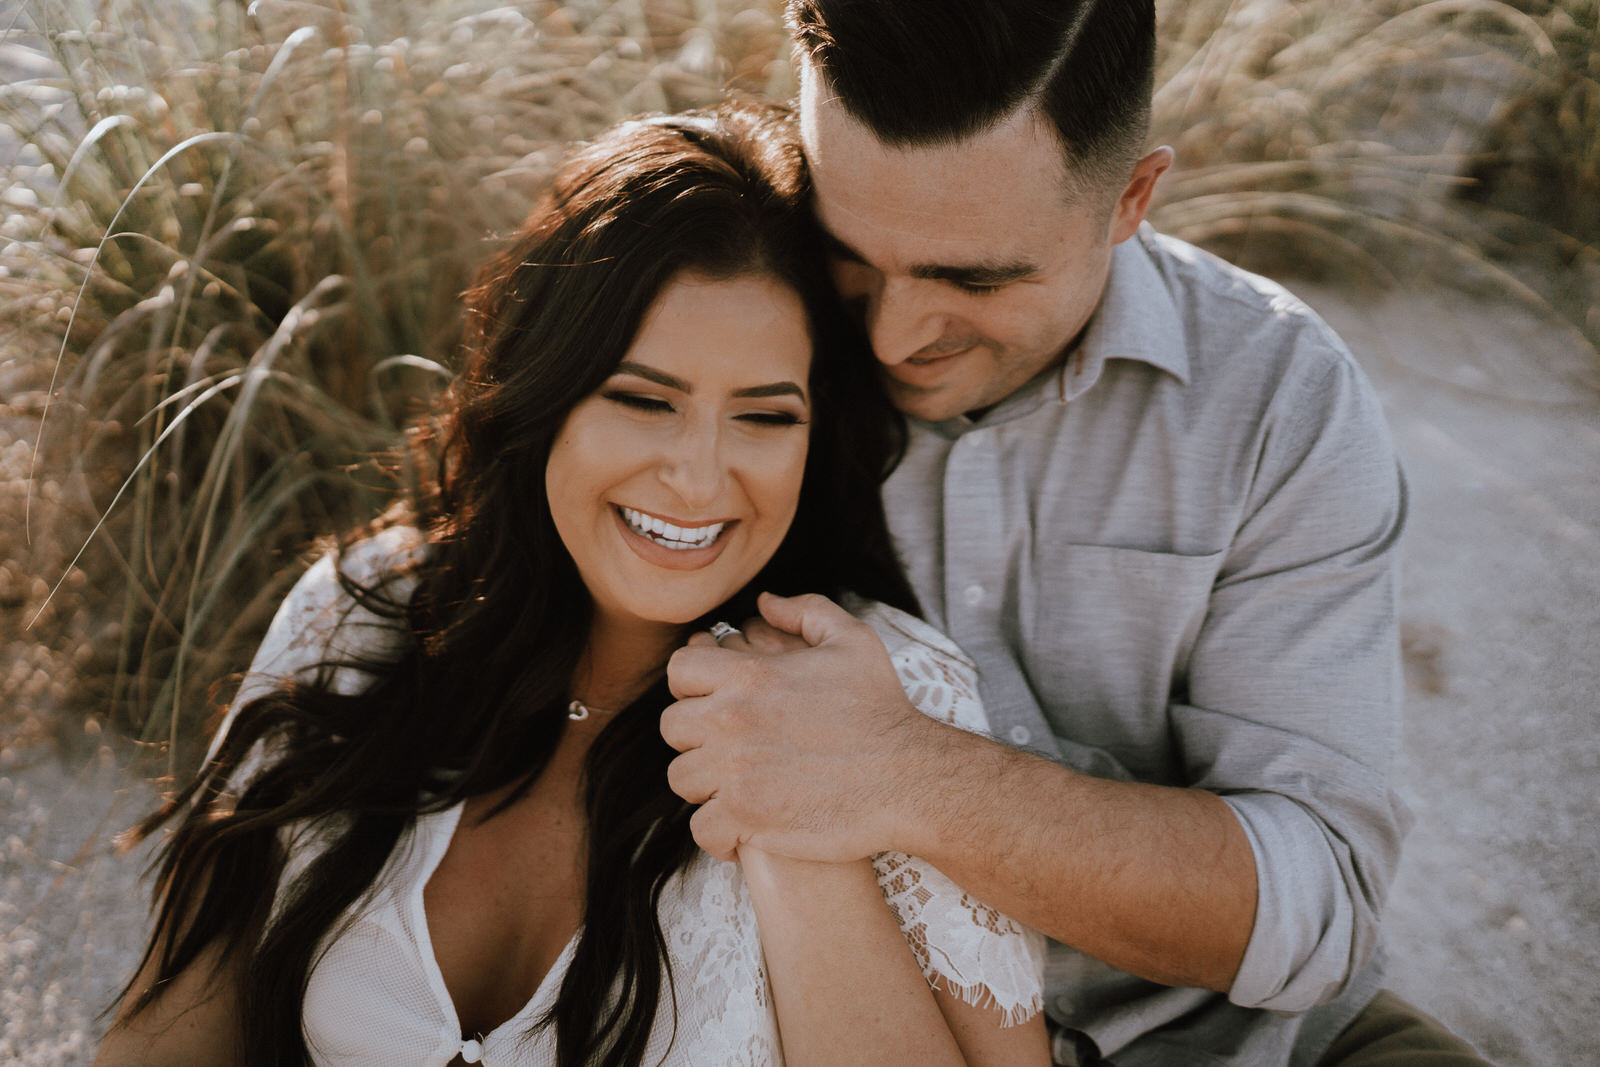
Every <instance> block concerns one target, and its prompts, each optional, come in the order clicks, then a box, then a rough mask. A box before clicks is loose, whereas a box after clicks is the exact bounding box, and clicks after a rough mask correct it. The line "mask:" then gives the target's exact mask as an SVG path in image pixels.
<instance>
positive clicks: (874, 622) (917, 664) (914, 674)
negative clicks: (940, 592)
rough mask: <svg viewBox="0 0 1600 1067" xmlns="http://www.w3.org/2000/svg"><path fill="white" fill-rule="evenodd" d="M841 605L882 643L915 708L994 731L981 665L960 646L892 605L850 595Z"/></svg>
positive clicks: (954, 723)
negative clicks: (981, 686)
mask: <svg viewBox="0 0 1600 1067" xmlns="http://www.w3.org/2000/svg"><path fill="white" fill-rule="evenodd" d="M843 606H844V608H845V610H846V611H848V612H850V614H852V615H854V616H855V617H856V618H858V619H860V620H861V621H862V622H864V623H866V624H867V625H868V626H870V627H872V631H873V633H875V634H877V635H878V639H879V640H880V641H882V642H883V647H884V648H885V649H886V650H887V651H888V653H889V662H890V663H892V664H893V665H894V669H895V673H896V674H898V675H899V676H900V684H901V685H902V686H904V687H905V691H906V696H908V697H910V698H911V703H912V704H914V705H916V707H917V710H919V711H921V712H922V713H923V714H924V715H927V716H929V717H930V718H934V719H938V720H939V721H940V722H944V723H949V724H950V725H952V726H959V727H961V728H962V729H964V730H970V731H972V732H974V733H981V734H988V733H989V732H990V730H989V717H988V715H987V714H985V713H984V710H983V702H982V700H981V699H980V698H979V696H978V667H977V664H975V663H973V661H972V657H970V656H968V655H967V654H966V653H965V652H963V651H962V650H961V647H960V646H959V645H957V644H956V643H955V642H954V641H952V640H950V638H949V637H947V636H946V635H945V634H943V633H941V632H939V630H938V629H937V628H936V627H934V626H933V625H931V624H930V623H927V622H925V621H923V620H922V619H919V618H917V617H916V616H915V615H912V614H910V613H908V612H904V611H901V610H900V609H899V608H893V607H890V606H889V605H888V604H882V603H879V602H878V601H876V600H865V599H862V598H860V597H847V598H845V600H844V603H843Z"/></svg>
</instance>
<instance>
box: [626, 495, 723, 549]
mask: <svg viewBox="0 0 1600 1067" xmlns="http://www.w3.org/2000/svg"><path fill="white" fill-rule="evenodd" d="M617 514H619V515H621V516H622V521H623V522H624V523H625V524H626V525H627V527H628V529H629V530H631V531H633V532H634V533H636V534H638V535H639V536H640V537H643V538H646V539H648V540H650V541H652V542H654V543H655V544H658V545H660V546H661V547H662V548H670V549H673V550H675V551H680V552H681V551H686V550H688V549H693V548H708V547H710V546H711V545H712V544H713V543H714V542H715V541H716V539H717V538H719V537H721V536H722V531H723V530H725V529H727V528H728V524H727V523H726V522H713V523H710V524H708V525H705V526H687V527H686V526H674V525H673V524H672V523H670V522H667V521H666V520H665V519H660V518H657V517H656V516H654V515H650V514H647V513H645V512H643V511H636V510H634V509H633V508H625V507H623V506H621V505H620V504H619V505H617Z"/></svg>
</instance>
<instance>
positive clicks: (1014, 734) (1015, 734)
mask: <svg viewBox="0 0 1600 1067" xmlns="http://www.w3.org/2000/svg"><path fill="white" fill-rule="evenodd" d="M1006 736H1007V737H1009V738H1011V743H1012V744H1013V745H1025V744H1027V743H1028V742H1029V741H1030V740H1032V739H1033V734H1032V733H1031V732H1029V730H1028V728H1027V727H1026V726H1013V727H1012V728H1011V730H1010V731H1009V732H1008V733H1007V734H1006Z"/></svg>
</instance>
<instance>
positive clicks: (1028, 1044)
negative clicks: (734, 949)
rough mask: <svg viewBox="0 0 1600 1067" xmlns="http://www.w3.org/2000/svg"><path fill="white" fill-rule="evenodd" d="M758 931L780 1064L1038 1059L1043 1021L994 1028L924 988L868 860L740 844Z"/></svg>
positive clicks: (968, 1008) (990, 1016)
mask: <svg viewBox="0 0 1600 1067" xmlns="http://www.w3.org/2000/svg"><path fill="white" fill-rule="evenodd" d="M739 861H740V863H741V864H742V865H743V867H744V872H745V879H746V881H747V883H748V884H749V886H750V897H751V901H752V903H753V904H754V906H755V910H756V919H757V921H758V923H759V924H760V928H761V947H762V952H763V954H764V955H765V957H766V963H767V973H768V975H769V977H770V978H771V981H772V991H773V998H774V1001H775V1003H776V1006H777V1012H778V1031H779V1034H780V1037H781V1039H782V1042H783V1054H784V1060H785V1062H787V1063H789V1064H790V1065H791V1067H808V1065H812V1064H824V1065H827V1064H836V1063H874V1064H907V1065H910V1064H916V1065H919V1067H920V1065H937V1064H952V1065H960V1064H966V1065H971V1067H1000V1065H1006V1067H1012V1065H1017V1067H1026V1065H1029V1064H1036V1065H1040V1067H1044V1065H1048V1064H1049V1062H1050V1057H1049V1050H1048V1046H1047V1042H1046V1038H1045V1031H1044V1017H1043V1016H1042V1015H1037V1016H1035V1017H1034V1018H1033V1019H1031V1020H1029V1021H1028V1022H1026V1023H1023V1024H1021V1025H1018V1026H1012V1027H1007V1028H1004V1029H1002V1028H1001V1026H1000V1014H999V1012H997V1011H995V1010H992V1009H989V1008H985V1007H978V1006H974V1005H970V1004H967V1003H965V1002H964V1001H962V1000H961V998H960V997H958V996H955V995H954V994H952V993H950V992H948V991H947V990H943V989H940V990H938V991H937V992H936V991H935V990H933V989H931V988H930V987H929V985H928V982H927V979H925V978H924V977H923V975H922V971H921V969H920V968H919V967H918V966H917V961H916V959H915V957H914V956H913V955H912V953H911V949H910V946H908V945H907V944H906V941H905V937H904V935H902V933H901V932H900V927H899V925H898V924H897V923H896V921H895V918H894V915H893V913H891V912H890V910H889V907H888V905H887V904H886V903H885V902H884V899H883V892H882V890H881V889H880V888H879V887H878V881H877V878H876V876H875V875H874V873H873V870H872V865H871V863H869V862H867V861H865V860H862V861H859V862H854V863H821V862H812V861H807V860H793V859H789V858H787V857H782V856H774V855H771V854H769V853H766V852H762V851H761V850H759V849H756V848H752V847H745V848H742V849H740V852H739Z"/></svg>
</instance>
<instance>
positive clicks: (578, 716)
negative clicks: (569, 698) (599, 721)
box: [567, 700, 589, 722]
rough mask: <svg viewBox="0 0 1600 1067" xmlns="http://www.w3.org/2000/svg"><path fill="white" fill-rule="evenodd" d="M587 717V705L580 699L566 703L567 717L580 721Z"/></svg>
mask: <svg viewBox="0 0 1600 1067" xmlns="http://www.w3.org/2000/svg"><path fill="white" fill-rule="evenodd" d="M588 717H589V706H588V705H587V704H585V703H584V702H583V701H581V700H574V701H573V702H572V703H570V704H568V705H567V718H569V719H571V720H572V721H573V722H582V721H583V720H584V719H587V718H588Z"/></svg>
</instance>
